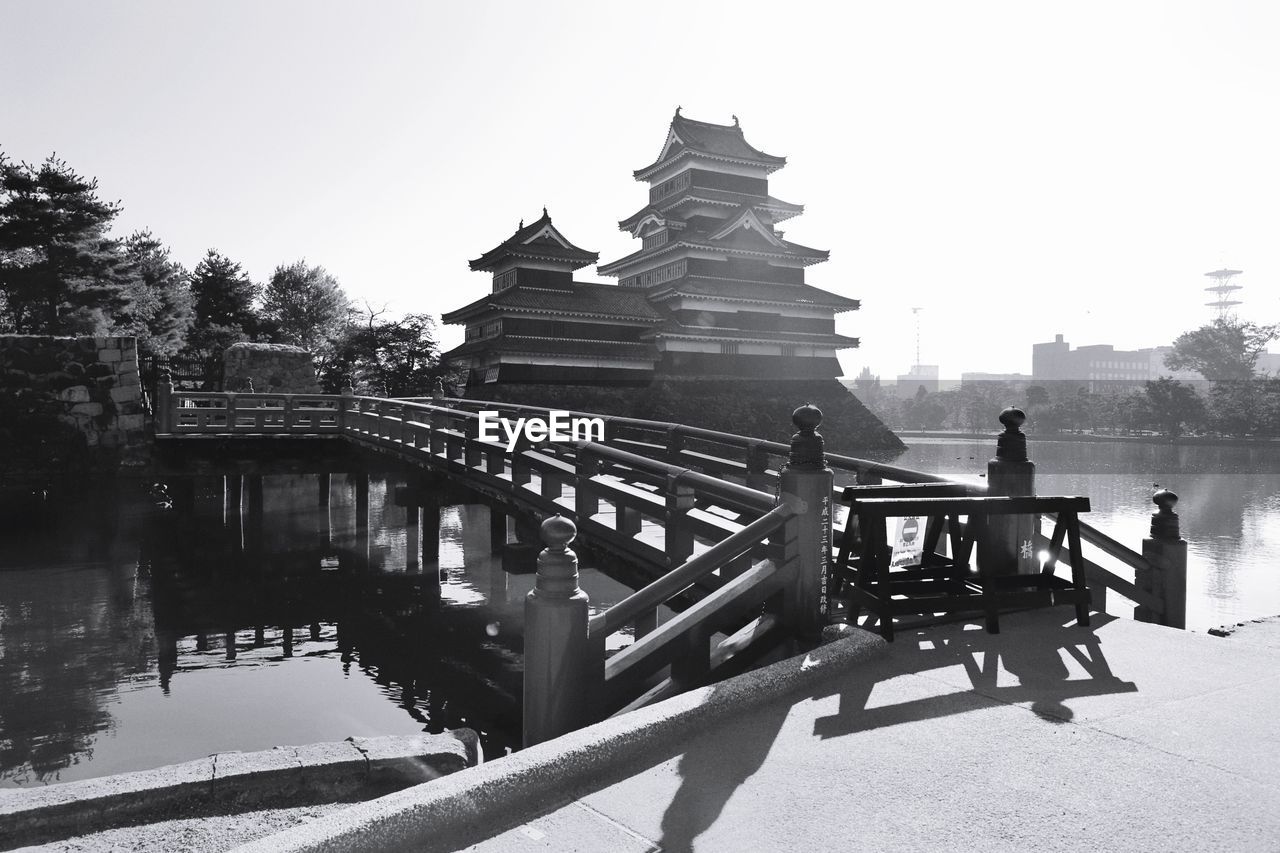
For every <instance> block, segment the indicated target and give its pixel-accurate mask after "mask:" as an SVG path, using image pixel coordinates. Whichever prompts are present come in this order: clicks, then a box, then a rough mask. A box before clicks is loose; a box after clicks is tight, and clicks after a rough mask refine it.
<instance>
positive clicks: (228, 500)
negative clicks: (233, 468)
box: [222, 474, 244, 523]
mask: <svg viewBox="0 0 1280 853" xmlns="http://www.w3.org/2000/svg"><path fill="white" fill-rule="evenodd" d="M243 491H244V477H242V476H241V475H239V474H227V475H226V476H224V477H223V478H222V506H223V510H222V520H223V523H230V521H231V518H232V516H235V515H239V514H240V502H241V494H242V493H243Z"/></svg>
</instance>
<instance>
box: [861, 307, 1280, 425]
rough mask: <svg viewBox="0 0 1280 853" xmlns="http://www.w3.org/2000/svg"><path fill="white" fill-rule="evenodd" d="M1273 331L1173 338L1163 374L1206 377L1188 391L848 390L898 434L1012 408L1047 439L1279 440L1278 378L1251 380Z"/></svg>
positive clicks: (1233, 326) (1115, 387) (1230, 320)
mask: <svg viewBox="0 0 1280 853" xmlns="http://www.w3.org/2000/svg"><path fill="white" fill-rule="evenodd" d="M1277 331H1278V327H1277V326H1276V325H1259V324H1256V323H1250V322H1245V321H1243V320H1240V319H1238V318H1236V317H1222V318H1218V319H1216V320H1214V321H1213V322H1212V323H1208V324H1206V325H1204V326H1202V327H1200V328H1198V329H1194V330H1191V331H1188V332H1184V333H1183V334H1181V335H1179V336H1178V338H1177V339H1176V340H1175V341H1174V343H1173V348H1172V351H1171V352H1170V353H1169V354H1168V355H1167V356H1166V357H1165V366H1166V367H1168V368H1170V369H1172V370H1192V371H1195V372H1196V373H1199V374H1200V375H1201V376H1202V377H1204V379H1203V380H1197V381H1193V382H1184V381H1179V380H1176V379H1172V378H1170V377H1161V378H1159V379H1156V380H1152V381H1149V382H1146V383H1143V384H1142V385H1141V386H1138V387H1135V386H1134V384H1133V383H1128V382H1092V383H1089V382H1083V381H1076V380H1057V381H1045V382H1034V383H1031V384H1025V385H1015V384H1014V383H1010V382H998V381H983V382H973V383H967V384H964V385H962V386H961V387H959V388H955V389H952V390H948V391H937V392H932V393H931V392H929V391H927V390H926V389H925V388H924V387H923V386H921V387H919V388H917V390H916V392H915V393H914V394H912V395H909V396H907V397H905V398H899V397H897V396H895V395H892V394H889V393H888V392H887V391H886V390H885V389H884V388H882V387H881V385H880V380H879V377H876V376H873V375H872V374H871V372H870V370H867V369H864V370H863V371H862V373H861V374H860V375H859V376H858V377H857V379H855V380H854V390H855V393H856V394H857V396H858V397H859V399H861V400H862V402H863V403H865V404H866V405H867V407H868V408H870V409H871V410H872V411H873V412H875V413H876V414H877V415H878V416H879V417H880V418H881V420H883V421H884V422H885V423H886V424H888V425H889V426H890V427H893V428H896V429H905V430H961V431H965V432H990V431H992V430H993V429H998V428H999V426H998V424H996V423H995V416H996V413H998V412H999V411H1000V410H1001V409H1002V408H1004V407H1005V406H1009V405H1017V406H1020V407H1021V408H1023V409H1024V410H1025V411H1026V413H1027V417H1028V427H1029V428H1030V429H1032V430H1035V431H1037V432H1041V433H1048V434H1053V433H1063V432H1092V433H1102V434H1108V433H1109V434H1120V435H1133V434H1143V433H1157V434H1160V435H1164V436H1170V437H1177V436H1181V435H1186V434H1189V433H1190V434H1207V435H1220V436H1231V437H1245V436H1254V437H1260V438H1277V437H1280V377H1277V376H1268V375H1259V374H1258V372H1257V362H1258V357H1259V355H1261V353H1262V352H1263V351H1264V350H1265V348H1266V346H1267V344H1268V343H1270V342H1271V341H1272V340H1274V339H1275V338H1276V337H1277Z"/></svg>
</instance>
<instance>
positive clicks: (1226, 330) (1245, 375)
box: [1164, 317, 1278, 379]
mask: <svg viewBox="0 0 1280 853" xmlns="http://www.w3.org/2000/svg"><path fill="white" fill-rule="evenodd" d="M1277 329H1278V327H1277V326H1275V325H1270V326H1259V325H1257V324H1255V323H1246V322H1243V321H1241V320H1237V319H1235V318H1233V317H1219V318H1218V319H1217V320H1214V321H1213V322H1212V323H1210V324H1208V325H1207V326H1201V327H1200V328H1199V329H1196V330H1195V331H1193V332H1183V333H1182V334H1181V335H1179V336H1178V339H1177V340H1175V341H1174V342H1173V350H1172V351H1171V352H1170V353H1169V354H1168V355H1167V356H1165V359H1164V363H1165V366H1166V367H1169V368H1171V369H1173V370H1195V371H1197V372H1199V373H1200V375H1201V376H1203V377H1204V378H1205V379H1251V378H1252V377H1253V372H1254V366H1255V365H1256V364H1257V362H1258V355H1259V354H1260V353H1261V352H1262V351H1263V350H1264V349H1265V348H1266V346H1267V344H1268V343H1270V342H1271V341H1272V340H1274V339H1275V337H1276V334H1277Z"/></svg>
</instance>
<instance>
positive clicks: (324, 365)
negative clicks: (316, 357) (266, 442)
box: [319, 305, 442, 397]
mask: <svg viewBox="0 0 1280 853" xmlns="http://www.w3.org/2000/svg"><path fill="white" fill-rule="evenodd" d="M384 313H385V312H383V311H375V310H373V309H372V308H370V307H369V306H367V305H366V306H365V307H364V309H362V310H359V311H356V312H353V314H352V316H351V320H350V322H349V323H348V325H347V326H346V328H345V329H344V330H343V331H342V332H341V333H340V334H339V336H338V337H337V338H336V339H334V340H333V341H332V342H331V344H330V346H329V347H327V348H326V351H325V352H323V353H322V358H321V363H320V366H319V374H320V381H321V383H322V384H323V385H324V386H325V390H326V391H328V392H329V393H335V392H337V391H338V390H339V389H340V388H341V386H342V383H343V381H344V379H345V377H347V376H349V377H351V380H352V383H353V385H354V387H355V389H356V391H357V392H358V393H367V394H375V395H382V394H387V395H390V396H393V397H415V396H426V395H428V394H430V393H431V392H432V390H433V389H434V387H435V379H436V377H437V376H440V375H442V368H441V366H440V360H439V347H438V345H437V343H436V338H435V322H434V321H433V320H432V319H431V317H430V316H428V315H426V314H406V315H405V316H404V317H401V318H400V319H384V317H383V314H384Z"/></svg>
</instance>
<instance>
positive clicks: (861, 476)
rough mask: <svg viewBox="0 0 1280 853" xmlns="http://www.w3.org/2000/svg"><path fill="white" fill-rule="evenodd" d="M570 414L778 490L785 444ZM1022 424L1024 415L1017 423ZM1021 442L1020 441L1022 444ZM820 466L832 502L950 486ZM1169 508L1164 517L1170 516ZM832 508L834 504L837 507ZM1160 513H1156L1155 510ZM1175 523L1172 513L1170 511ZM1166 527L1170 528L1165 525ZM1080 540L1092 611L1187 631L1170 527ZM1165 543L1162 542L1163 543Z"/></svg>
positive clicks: (861, 464)
mask: <svg viewBox="0 0 1280 853" xmlns="http://www.w3.org/2000/svg"><path fill="white" fill-rule="evenodd" d="M442 401H443V402H447V403H448V404H449V405H453V406H461V407H465V408H466V409H468V410H470V411H477V412H478V411H481V410H487V411H498V412H500V413H501V414H502V415H503V416H516V417H521V416H529V415H537V416H540V417H545V416H546V415H547V414H548V413H549V412H550V411H552V410H551V409H549V408H546V407H539V406H528V405H517V404H512V403H501V402H494V401H489V400H476V399H469V398H455V397H450V398H443V400H442ZM570 414H571V416H574V417H579V416H593V417H603V418H604V422H605V440H606V441H607V442H609V443H611V444H614V445H616V446H620V447H628V448H630V449H632V450H633V451H635V452H637V453H642V454H645V455H653V456H658V457H661V458H664V459H669V460H672V461H673V462H676V463H677V464H685V465H689V466H690V467H695V468H699V469H700V470H703V471H706V472H707V473H709V474H716V475H719V476H724V477H732V478H735V479H741V480H743V481H744V482H746V483H748V484H750V485H753V486H754V487H756V488H760V489H763V490H766V491H772V490H774V489H776V488H777V482H778V471H779V470H781V468H782V464H783V463H782V461H781V460H782V459H785V456H786V453H787V452H788V446H787V445H786V444H783V443H781V442H776V441H767V440H763V439H758V438H751V437H749V436H742V435H735V434H731V433H722V432H717V431H714V430H707V429H702V428H699V427H690V426H685V425H683V424H673V423H666V422H662V421H648V420H641V419H637V418H624V417H607V416H603V415H590V414H589V413H585V412H571V413H570ZM1024 419H1025V417H1024ZM1024 441H1025V439H1024ZM827 464H828V465H829V466H830V467H831V468H832V469H833V471H834V472H835V481H834V490H835V493H834V495H833V497H834V499H835V500H836V501H837V502H838V501H839V498H840V496H841V492H842V491H843V489H844V487H846V486H849V485H879V484H882V483H903V484H919V483H950V482H955V480H954V479H950V478H947V477H942V476H938V475H936V474H929V473H926V472H924V471H915V470H913V469H910V468H903V467H900V466H897V465H888V464H886V463H882V462H876V461H873V460H869V459H860V458H857V457H853V456H843V455H840V454H836V453H828V454H827ZM964 485H966V486H967V487H968V488H969V489H971V490H973V493H974V494H980V493H981V492H982V491H983V490H985V489H986V488H987V486H986V485H985V484H982V483H976V482H968V483H965V484H964ZM1176 502H1177V497H1176V496H1174V497H1173V503H1171V504H1170V505H1169V508H1168V512H1170V513H1172V506H1173V505H1175V504H1176ZM837 505H838V504H837ZM1162 511H1163V510H1162ZM1173 517H1174V518H1175V519H1176V517H1177V514H1176V513H1173ZM847 523H849V521H848V516H847V513H846V512H844V511H843V510H841V511H840V512H838V513H836V514H835V518H834V527H835V533H836V535H837V536H839V535H842V534H843V528H844V525H845V524H847ZM1042 523H1046V524H1048V525H1050V527H1048V528H1046V530H1051V529H1052V525H1053V524H1054V523H1055V522H1054V518H1053V517H1052V516H1045V517H1044V518H1043V519H1042ZM1170 524H1173V528H1170V527H1169V525H1170ZM1079 526H1080V538H1081V540H1082V543H1083V545H1082V550H1083V551H1084V554H1085V558H1084V559H1085V566H1086V570H1087V572H1088V576H1089V580H1090V583H1091V585H1092V586H1093V587H1094V588H1096V589H1097V590H1098V599H1099V601H1098V606H1099V609H1103V608H1104V607H1105V605H1106V597H1107V591H1108V590H1109V591H1111V592H1114V593H1116V594H1117V595H1119V596H1120V597H1122V598H1124V599H1126V600H1128V601H1129V602H1132V603H1133V604H1134V605H1135V610H1134V614H1133V615H1134V618H1136V619H1139V620H1141V621H1150V622H1157V623H1159V624H1162V625H1169V626H1173V627H1185V625H1186V593H1185V588H1186V565H1185V559H1179V547H1181V549H1182V550H1183V551H1185V542H1183V544H1182V545H1181V546H1178V545H1177V544H1176V542H1178V541H1182V540H1180V539H1179V537H1178V536H1177V535H1176V522H1169V521H1167V520H1164V521H1161V522H1160V524H1159V525H1156V524H1155V522H1153V530H1156V529H1157V527H1159V529H1161V530H1166V529H1174V530H1175V535H1173V537H1172V538H1171V539H1169V541H1170V542H1172V543H1174V544H1171V545H1169V546H1168V547H1165V546H1164V545H1162V544H1151V543H1152V542H1153V541H1156V542H1157V543H1158V542H1160V541H1162V540H1160V539H1159V538H1158V537H1154V538H1150V539H1147V540H1144V543H1143V546H1142V548H1143V552H1142V553H1140V552H1138V551H1136V550H1134V549H1132V548H1130V547H1128V546H1126V545H1124V544H1122V543H1120V542H1118V541H1117V540H1115V539H1114V538H1112V537H1111V536H1108V535H1107V534H1106V533H1104V532H1102V531H1101V530H1098V529H1097V528H1096V527H1094V526H1092V525H1090V524H1088V523H1086V522H1084V521H1081V522H1079ZM1166 538H1167V537H1166ZM1050 541H1051V540H1050V535H1042V534H1041V533H1039V532H1037V533H1036V534H1035V536H1034V537H1033V539H1032V543H1033V546H1034V548H1035V549H1036V551H1037V552H1038V553H1043V552H1044V551H1045V550H1046V549H1047V547H1048V545H1049V544H1050Z"/></svg>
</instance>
